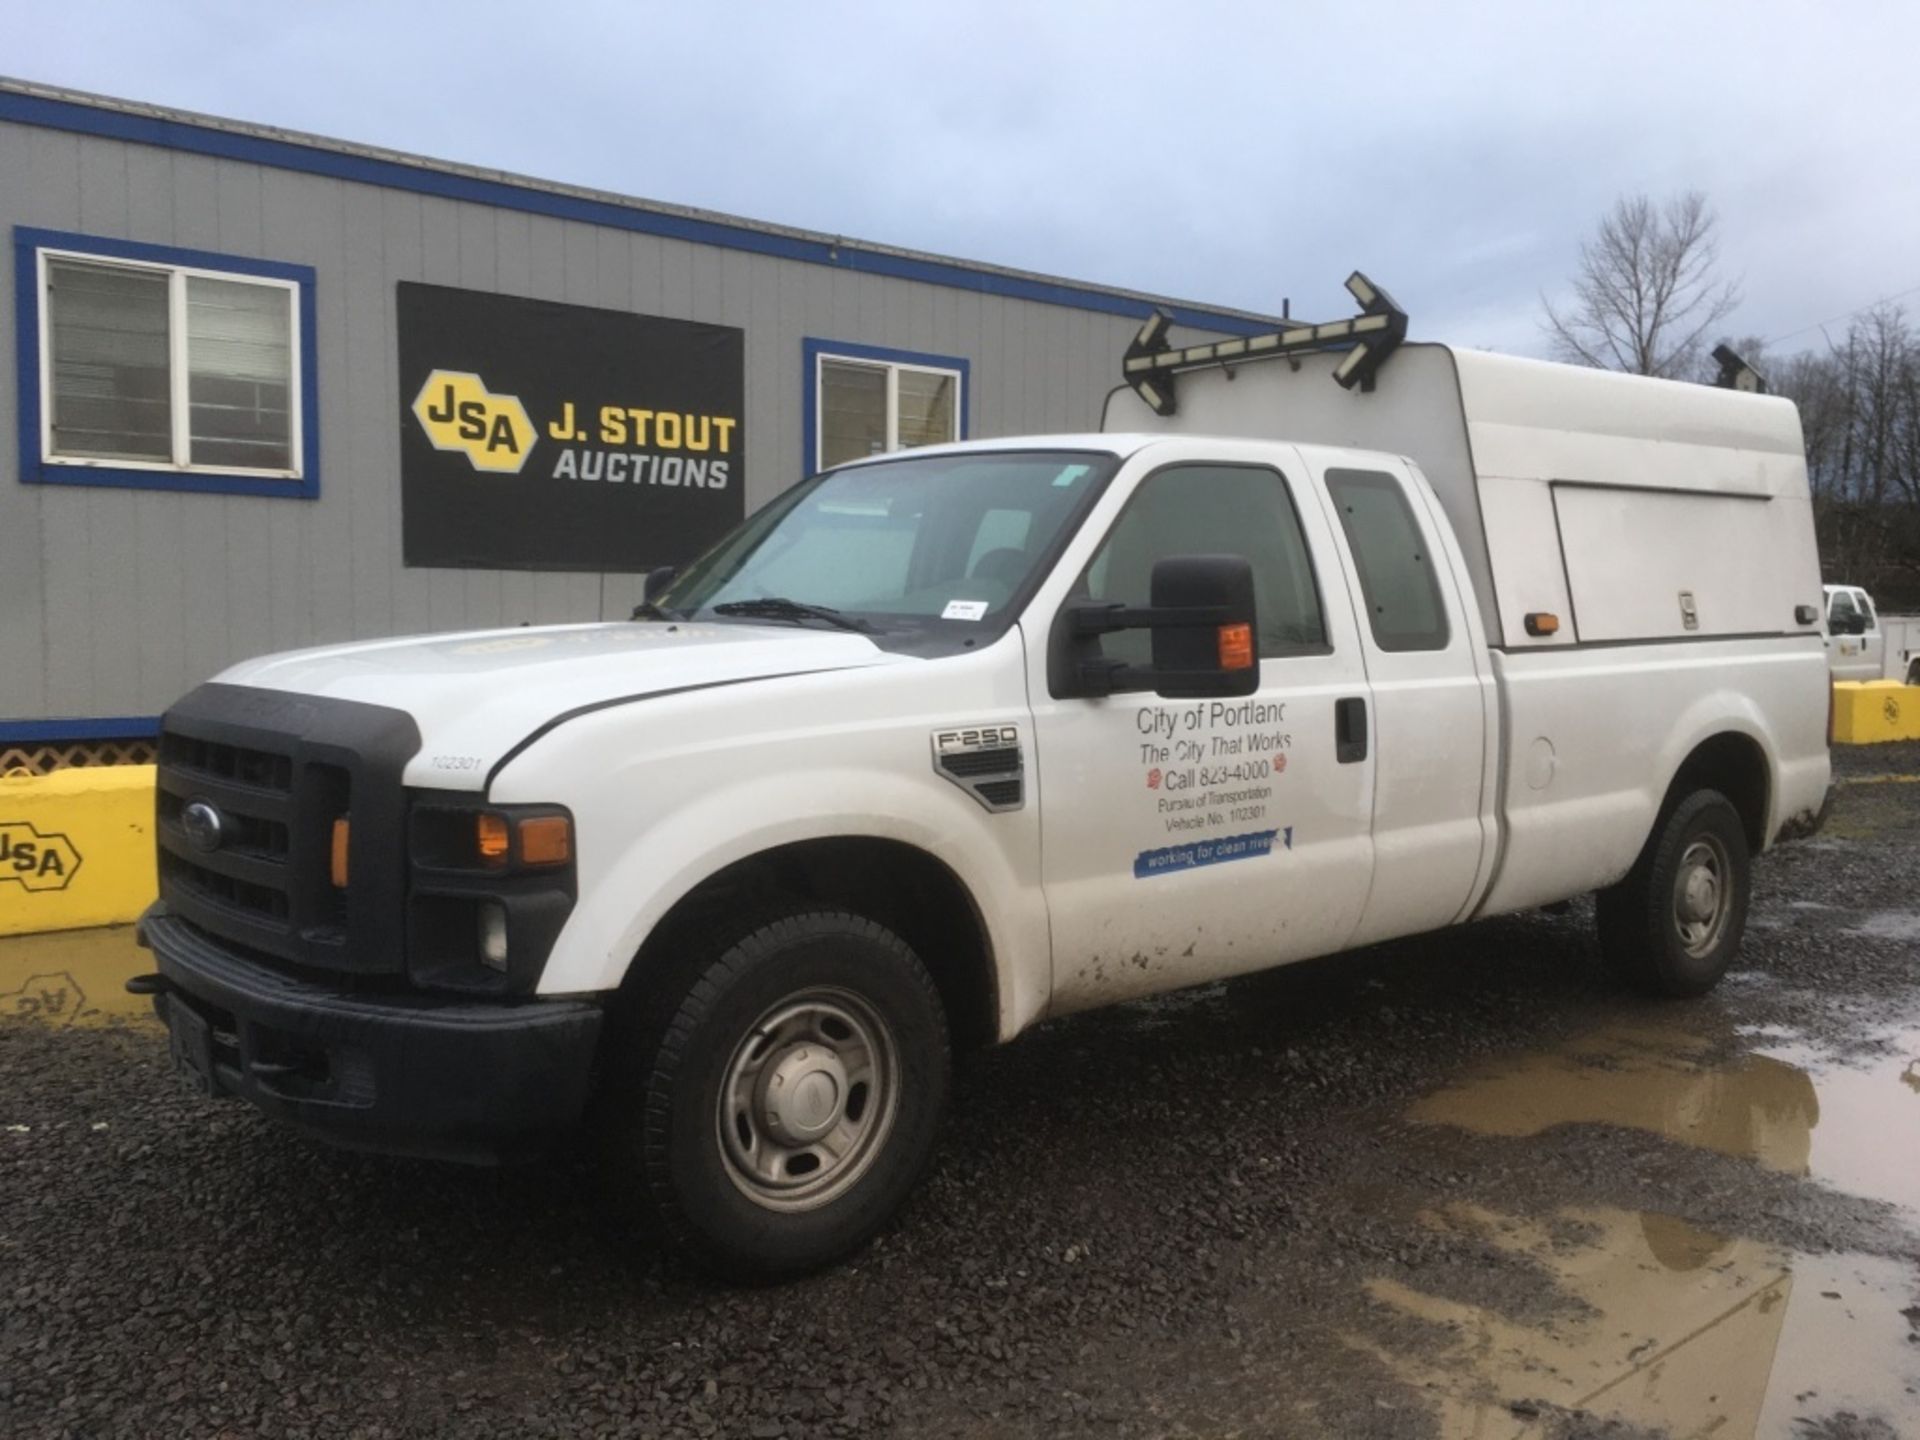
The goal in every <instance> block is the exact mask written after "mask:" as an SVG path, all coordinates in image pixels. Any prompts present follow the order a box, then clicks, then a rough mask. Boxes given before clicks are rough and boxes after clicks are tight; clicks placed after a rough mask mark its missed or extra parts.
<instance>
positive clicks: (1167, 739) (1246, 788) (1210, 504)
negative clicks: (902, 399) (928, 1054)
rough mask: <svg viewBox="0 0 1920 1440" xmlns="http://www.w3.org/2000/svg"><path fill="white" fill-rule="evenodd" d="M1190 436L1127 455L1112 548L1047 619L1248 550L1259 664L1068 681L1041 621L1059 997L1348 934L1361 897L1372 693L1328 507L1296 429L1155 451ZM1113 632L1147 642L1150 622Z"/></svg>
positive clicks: (1116, 646) (1115, 649) (1233, 965)
mask: <svg viewBox="0 0 1920 1440" xmlns="http://www.w3.org/2000/svg"><path fill="white" fill-rule="evenodd" d="M1183 448H1186V447H1178V446H1172V445H1162V446H1155V447H1153V448H1152V449H1150V450H1148V451H1146V452H1144V453H1143V455H1142V456H1140V457H1136V459H1135V461H1134V462H1133V463H1132V464H1131V465H1129V467H1128V470H1127V471H1123V472H1122V474H1121V476H1120V477H1118V479H1116V481H1115V484H1114V487H1113V492H1112V493H1110V494H1109V495H1108V496H1107V497H1106V499H1105V500H1103V502H1102V507H1101V510H1100V511H1099V512H1096V515H1095V517H1094V518H1093V520H1092V521H1091V522H1090V523H1089V526H1088V529H1089V530H1090V531H1096V532H1097V533H1098V535H1099V539H1098V544H1097V547H1096V548H1095V549H1094V550H1093V552H1092V554H1091V556H1090V557H1089V556H1087V554H1086V551H1085V550H1084V549H1080V548H1078V547H1076V548H1077V551H1078V553H1079V554H1080V555H1081V557H1082V561H1081V568H1079V569H1078V570H1077V571H1076V572H1073V574H1074V578H1073V580H1072V583H1071V585H1070V587H1069V588H1067V589H1066V591H1065V593H1064V594H1063V595H1057V596H1056V603H1055V605H1054V606H1053V607H1052V608H1051V609H1046V610H1042V609H1041V607H1040V606H1038V605H1036V607H1035V610H1036V611H1040V612H1041V613H1043V614H1044V615H1045V616H1046V621H1045V622H1043V623H1051V622H1052V621H1053V620H1054V617H1055V616H1056V615H1057V613H1058V606H1059V605H1060V604H1064V603H1067V602H1069V601H1071V600H1072V599H1074V598H1078V597H1087V598H1092V599H1098V600H1113V601H1121V602H1123V603H1126V604H1129V605H1146V604H1147V603H1148V601H1149V598H1150V597H1149V590H1148V586H1149V582H1150V579H1151V576H1152V571H1153V566H1154V563H1155V562H1156V561H1158V560H1161V559H1166V558H1170V557H1173V556H1176V555H1195V554H1211V555H1218V554H1232V555H1243V556H1245V557H1246V558H1247V559H1248V560H1249V561H1250V562H1251V563H1252V565H1253V568H1254V582H1255V591H1256V602H1255V604H1256V613H1257V621H1258V635H1259V652H1260V684H1259V688H1258V690H1257V691H1256V692H1255V693H1254V694H1253V695H1251V696H1246V697H1239V698H1232V699H1217V700H1214V699H1208V700H1169V699H1163V698H1162V697H1160V696H1158V695H1156V694H1153V693H1151V692H1144V691H1143V692H1135V693H1121V694H1114V695H1111V696H1106V697H1103V698H1097V699H1091V698H1080V697H1069V698H1061V697H1056V696H1055V695H1054V694H1053V693H1052V690H1051V688H1050V686H1049V677H1048V666H1047V649H1048V645H1047V638H1048V637H1047V635H1046V634H1045V633H1040V634H1029V635H1028V639H1027V647H1028V663H1029V692H1030V694H1031V695H1032V697H1033V709H1034V734H1035V742H1036V752H1037V755H1036V758H1037V768H1038V771H1039V779H1040V784H1039V797H1040V808H1041V849H1042V879H1043V884H1044V886H1045V890H1046V897H1047V907H1048V913H1049V917H1050V921H1051V925H1052V935H1053V996H1054V1001H1053V1005H1052V1007H1051V1008H1052V1009H1053V1011H1055V1012H1059V1011H1064V1010H1072V1009H1080V1008H1086V1007H1090V1006H1094V1005H1100V1004H1105V1003H1108V1002H1110V1001H1113V1000H1118V999H1123V998H1126V997H1128V996H1131V995H1141V994H1148V993H1151V992H1154V991H1160V990H1170V989H1174V988H1177V987H1179V986H1182V985H1190V984H1194V983H1196V982H1199V981H1204V980H1208V979H1212V978H1215V977H1218V976H1224V975H1231V974H1237V973H1240V972H1243V971H1249V970H1257V969H1261V968H1263V967H1266V966H1269V965H1275V964H1279V963H1281V962H1283V961H1287V960H1296V959H1303V958H1306V957H1308V956H1313V955H1321V954H1326V953H1329V952H1332V951H1335V950H1339V949H1340V948H1342V947H1343V946H1344V945H1345V944H1346V943H1347V940H1348V938H1349V937H1350V936H1351V935H1352V934H1353V933H1354V930H1355V929H1356V927H1357V926H1358V924H1359V921H1360V917H1361V914H1362V912H1363V910H1364V908H1365V905H1366V900H1367V892H1368V887H1369V883H1370V881H1371V878H1372V868H1373V853H1372V848H1373V842H1372V836H1371V830H1370V827H1371V817H1372V811H1373V776H1374V760H1373V751H1372V746H1371V743H1370V741H1369V739H1368V729H1369V718H1370V716H1369V712H1370V710H1371V697H1370V694H1369V691H1368V687H1367V679H1366V672H1365V669H1364V663H1363V660H1362V657H1361V650H1360V640H1359V632H1358V628H1357V626H1358V622H1357V619H1356V616H1355V613H1354V608H1353V601H1352V598H1351V595H1350V592H1349V587H1348V584H1347V580H1346V576H1345V575H1344V573H1343V571H1342V569H1341V566H1340V563H1339V560H1338V555H1339V551H1338V549H1337V548H1336V547H1335V544H1334V541H1333V536H1332V534H1331V531H1330V529H1329V524H1328V521H1327V518H1326V512H1325V508H1324V506H1322V505H1321V504H1320V503H1319V501H1318V499H1317V498H1316V497H1315V496H1314V495H1313V494H1312V493H1311V492H1309V491H1307V490H1305V489H1304V488H1303V487H1306V486H1309V485H1311V484H1312V483H1313V481H1312V479H1311V477H1310V476H1309V475H1308V473H1307V470H1306V467H1305V466H1304V465H1303V464H1301V463H1300V461H1299V458H1298V456H1297V454H1296V453H1295V452H1294V451H1292V450H1291V449H1290V448H1286V447H1277V446H1270V445H1269V446H1254V445H1243V446H1233V445H1223V444H1220V443H1219V442H1214V443H1212V444H1210V445H1209V446H1208V449H1207V458H1206V459H1204V460H1202V459H1193V460H1179V459H1172V458H1164V459H1161V460H1160V461H1159V462H1158V463H1154V462H1153V461H1152V460H1151V459H1150V458H1149V457H1153V456H1170V455H1171V454H1177V453H1178V451H1179V450H1180V449H1183ZM1236 455H1238V456H1244V458H1223V457H1233V456H1236ZM1136 466H1137V467H1139V469H1138V470H1136V469H1135V467H1136ZM1130 475H1134V476H1137V480H1136V481H1135V483H1133V484H1131V485H1129V484H1128V480H1129V476H1130ZM1116 500H1117V501H1118V504H1117V507H1116V504H1115V503H1114V502H1115V501H1116ZM1102 515H1105V516H1107V517H1109V518H1108V521H1107V523H1106V524H1105V525H1104V526H1101V525H1100V523H1099V522H1100V518H1101V516H1102ZM1072 563H1073V561H1072V558H1071V556H1070V557H1069V561H1068V564H1069V565H1071V564H1072ZM1044 598H1045V597H1044V595H1043V599H1044ZM1102 645H1103V647H1104V653H1105V654H1106V655H1107V657H1108V658H1118V659H1124V660H1128V661H1131V662H1137V663H1141V664H1145V663H1146V662H1147V660H1148V656H1149V649H1150V639H1149V636H1148V634H1147V632H1145V631H1125V632H1120V633H1117V634H1112V635H1108V636H1105V637H1103V640H1102Z"/></svg>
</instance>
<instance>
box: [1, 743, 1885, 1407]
mask: <svg viewBox="0 0 1920 1440" xmlns="http://www.w3.org/2000/svg"><path fill="white" fill-rule="evenodd" d="M1841 763H1842V766H1843V770H1844V772H1845V776H1846V778H1847V779H1848V780H1849V781H1850V782H1852V783H1848V784H1846V785H1844V786H1843V787H1842V789H1841V791H1840V796H1839V803H1838V805H1837V807H1836V810H1835V813H1834V816H1833V820H1832V823H1831V825H1830V827H1829V829H1828V831H1827V833H1826V834H1825V835H1823V836H1822V837H1821V838H1819V839H1817V840H1815V841H1812V842H1807V843H1803V844H1800V845H1796V846H1791V847H1785V848H1783V849H1782V850H1780V851H1777V852H1776V853H1775V854H1774V855H1772V856H1769V857H1767V858H1766V859H1765V860H1764V861H1763V862H1762V863H1761V866H1760V868H1759V872H1758V894H1757V898H1756V907H1755V913H1754V917H1753V923H1752V926H1751V928H1750V931H1749V936H1748V941H1747V945H1746V949H1745V952H1744V956H1743V959H1742V961H1741V963H1740V968H1739V970H1738V971H1737V973H1736V974H1735V975H1733V976H1732V977H1730V979H1729V981H1728V983H1727V984H1725V985H1723V986H1722V987H1721V989H1720V990H1719V991H1717V992H1716V993H1715V994H1714V995H1713V996H1710V997H1708V998H1706V999H1704V1000H1701V1001H1697V1002H1692V1003H1689V1004H1684V1005H1655V1004H1652V1003H1650V1002H1643V1001H1639V1000H1635V999H1632V998H1630V997H1627V996H1625V995H1623V994H1622V993H1620V992H1619V991H1618V990H1616V989H1615V988H1613V987H1612V986H1611V985H1610V984H1609V982H1608V981H1607V980H1606V979H1605V977H1604V976H1603V975H1602V973H1601V970H1600V967H1599V964H1598V959H1597V956H1596V953H1595V949H1594V946H1593V943H1592V941H1591V938H1590V922H1591V915H1590V910H1589V907H1587V906H1584V905H1581V906H1576V907H1574V908H1573V909H1572V910H1571V911H1569V912H1566V913H1562V914H1558V915H1547V914H1531V915H1525V916H1517V917H1512V918H1509V919H1505V920H1500V921H1495V922H1490V923H1488V924H1486V925H1483V926H1480V927H1475V928H1472V929H1469V930H1466V931H1461V932H1456V933H1454V934H1450V935H1447V936H1444V937H1438V938H1429V939H1423V940H1419V941H1412V942H1402V943H1399V944H1396V945H1391V946H1386V947H1381V948H1379V949H1375V950H1370V951H1367V952H1363V953H1361V954H1357V955H1350V956H1346V957H1339V958H1337V959H1335V960H1333V961H1330V962H1321V963H1318V964H1315V965H1311V966H1298V967H1293V968H1291V969H1289V970H1286V971H1282V972H1277V973H1274V974H1271V975H1267V976H1260V977H1254V978H1252V979H1249V980H1246V981H1242V982H1238V983H1236V984H1233V985H1229V986H1216V987H1209V988H1207V989H1204V990H1201V991H1199V992H1194V993H1190V994H1187V995H1181V996H1175V997H1170V998H1168V999H1165V1000H1162V1001H1159V1002H1154V1003H1147V1004H1139V1005H1132V1006H1127V1007H1122V1008H1120V1009H1118V1010H1114V1011H1110V1012H1104V1013H1099V1014H1093V1015H1088V1016H1084V1017H1079V1018H1076V1019H1071V1020H1067V1021H1062V1022H1057V1023H1054V1024H1050V1025H1048V1026H1045V1027H1043V1028H1041V1029H1040V1030H1039V1031H1037V1032H1035V1033H1033V1034H1031V1035H1029V1036H1027V1037H1025V1038H1023V1039H1022V1040H1021V1041H1019V1042H1018V1043H1016V1044H1014V1045H1012V1046H1009V1047H1006V1048H1004V1049H1001V1050H997V1051H993V1052H989V1053H986V1054H983V1055H978V1056H974V1057H972V1058H970V1059H968V1060H966V1061H965V1062H963V1065H962V1068H961V1070H960V1072H959V1076H958V1080H957V1089H956V1101H955V1106H954V1111H953V1114H952V1116H951V1118H950V1120H949V1123H948V1126H947V1130H946V1132H945V1139H944V1142H943V1144H942V1146H941V1150H940V1154H939V1158H938V1160H937V1162H936V1167H935V1171H934V1173H933V1175H932V1177H931V1179H930V1181H929V1183H928V1184H927V1185H925V1186H924V1187H923V1189H922V1190H921V1191H920V1193H919V1194H918V1196H917V1198H916V1199H915V1200H914V1201H913V1202H912V1203H911V1204H910V1206H909V1207H908V1209H907V1211H906V1213H905V1215H904V1216H903V1217H902V1218H901V1220H900V1222H899V1223H898V1224H897V1225H896V1226H895V1227H894V1228H893V1229H892V1230H890V1231H889V1232H888V1233H887V1234H886V1235H885V1236H884V1237H883V1238H882V1239H881V1240H880V1241H879V1242H878V1243H877V1244H876V1245H874V1246H873V1247H872V1249H871V1250H870V1251H869V1252H868V1253H866V1254H865V1255H864V1256H862V1257H861V1258H860V1259H858V1260H857V1261H856V1262H854V1263H852V1264H850V1265H847V1266H845V1267H843V1268H841V1269H839V1270H837V1271H834V1272H832V1273H829V1274H825V1275H822V1276H818V1277H815V1278H813V1279H810V1280H807V1281H803V1282H800V1283H796V1284H792V1285H788V1286H784V1287H780V1288H773V1289H726V1288H720V1287H717V1286H715V1285H713V1284H711V1283H709V1282H707V1281H705V1280H703V1279H701V1278H700V1277H699V1276H697V1275H695V1274H692V1273H689V1272H688V1271H686V1270H685V1269H684V1268H682V1267H681V1266H680V1264H679V1263H678V1262H677V1261H676V1260H675V1259H674V1258H673V1257H672V1256H670V1255H667V1254H664V1253H663V1252H662V1250H661V1249H660V1248H659V1246H658V1245H657V1244H656V1242H655V1241H654V1239H653V1237H652V1236H651V1235H650V1234H649V1232H648V1230H647V1228H646V1224H645V1217H644V1215H642V1214H641V1213H639V1212H638V1211H637V1210H635V1209H633V1208H632V1207H630V1206H628V1205H627V1204H626V1203H625V1202H624V1201H623V1200H622V1199H621V1197H619V1196H618V1195H617V1194H616V1193H614V1192H612V1191H611V1190H609V1188H608V1187H607V1186H605V1185H604V1184H603V1183H601V1182H600V1180H599V1179H598V1178H597V1175H596V1173H595V1172H594V1171H593V1170H592V1168H591V1167H590V1166H588V1165H587V1164H586V1163H585V1162H583V1161H580V1160H577V1159H561V1160H556V1161H553V1162H551V1163H547V1164H543V1165H540V1166H536V1167H532V1168H522V1169H515V1170H507V1171H499V1172H489V1171H474V1170H465V1169H459V1168H442V1167H436V1166H430V1165H424V1164H413V1163H405V1162H398V1161H392V1160H384V1159H378V1158H369V1157H359V1156H352V1155H346V1154H340V1153H335V1152H331V1151H327V1150H322V1149H317V1148H314V1147H312V1146H310V1145H309V1144H307V1143H305V1142H303V1141H301V1140H299V1139H297V1138H295V1137H293V1136H291V1135H289V1134H286V1133H283V1132H281V1131H279V1130H277V1129H275V1128H274V1127H272V1126H271V1125H270V1124H268V1123H267V1122H265V1121H264V1120H262V1119H260V1118H259V1117H257V1116H256V1115H254V1114H253V1113H252V1112H251V1111H250V1110H247V1109H245V1108H242V1107H240V1106H237V1105H233V1104H225V1105H214V1104H210V1103H207V1102H205V1101H201V1100H197V1099H195V1098H193V1097H191V1096H189V1095H188V1094H187V1093H186V1092H185V1090H184V1089H183V1088H182V1087H181V1086H180V1085H179V1083H178V1082H177V1081H176V1080H175V1078H174V1077H173V1076H172V1074H171V1073H170V1071H169V1069H168V1066H167V1063H166V1055H165V1047H164V1041H163V1039H162V1037H161V1036H160V1034H159V1032H158V1031H157V1030H155V1029H153V1028H151V1027H148V1026H145V1025H140V1024H125V1025H118V1026H106V1027H104V1028H92V1029H88V1028H81V1027H75V1026H67V1027H55V1026H53V1025H50V1024H47V1023H44V1020H43V1021H10V1022H6V1023H0V1435H5V1436H10V1437H23V1440H24V1437H38V1436H96V1435H97V1436H110V1435H111V1436H118V1435H128V1436H142V1437H144V1436H163V1435H165V1436H172V1435H180V1436H256V1435H257V1436H326V1437H333V1436H358V1437H368V1440H372V1437H413V1436H441V1435H462V1436H466V1435H476V1436H489V1435H501V1436H508V1435H511V1436H568V1437H573V1436H602V1435H632V1436H655V1435H699V1436H712V1435H730V1436H731V1435H743V1436H753V1437H773V1436H781V1435H788V1436H802V1435H853V1434H860V1435H864V1434H897V1435H929V1436H988V1435H1021V1436H1053V1435H1094V1434H1097V1435H1121V1436H1136V1435H1166V1434H1172V1435H1206V1436H1216V1435H1298V1436H1349V1435H1351V1436H1362V1437H1375V1436H1378V1437H1403V1436H1404V1437H1432V1436H1442V1435H1456V1434H1457V1435H1485V1436H1496V1435H1497V1436H1506V1435H1515V1436H1519V1435H1526V1436H1533V1435H1540V1436H1554V1437H1573V1436H1602V1435H1604V1436H1622V1437H1632V1436H1645V1435H1654V1434H1664V1433H1672V1434H1674V1435H1704V1434H1712V1435H1715V1436H1717V1437H1725V1436H1736V1435H1756V1434H1757V1435H1776V1434H1777V1435H1789V1436H1809V1437H1822V1440H1843V1437H1870V1440H1886V1437H1898V1436H1905V1435H1916V1436H1920V784H1908V783H1903V782H1901V781H1898V780H1893V779H1889V778H1886V777H1889V776H1897V775H1920V746H1898V747H1877V748H1876V749H1874V750H1872V751H1854V752H1846V753H1845V754H1844V755H1843V757H1842V761H1841ZM103 943H114V944H124V937H120V938H118V939H114V940H111V941H108V942H103ZM47 953H48V954H52V953H53V952H52V951H51V950H49V951H48V952H47ZM0 964H9V965H11V966H12V967H13V968H14V969H15V970H20V969H23V968H25V969H30V968H32V967H33V959H32V957H31V956H28V957H22V956H21V955H20V954H19V953H17V952H8V953H6V954H0ZM42 968H57V966H56V962H55V961H54V960H48V961H46V962H45V965H44V966H43V967H42ZM11 983H13V981H12V980H11V979H10V978H9V976H8V974H6V973H0V990H4V989H5V988H7V986H8V985H9V984H11ZM1910 1062H1911V1063H1910ZM1696 1311H1697V1314H1698V1317H1700V1318H1698V1321H1697V1323H1696V1318H1695V1314H1696Z"/></svg>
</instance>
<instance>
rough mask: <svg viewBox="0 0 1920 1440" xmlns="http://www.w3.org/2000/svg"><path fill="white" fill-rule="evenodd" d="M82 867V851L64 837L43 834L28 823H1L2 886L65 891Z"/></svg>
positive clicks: (0, 878)
mask: <svg viewBox="0 0 1920 1440" xmlns="http://www.w3.org/2000/svg"><path fill="white" fill-rule="evenodd" d="M79 868H80V852H79V851H78V850H76V849H74V848H73V842H72V841H71V840H69V839H67V837H66V836H64V835H42V834H41V833H40V832H39V831H38V830H36V829H34V828H33V826H31V825H29V824H27V823H26V822H25V821H11V822H9V821H4V820H0V884H3V883H5V882H6V881H8V880H18V881H19V882H20V883H21V884H22V885H24V886H26V887H27V889H29V890H64V889H66V888H67V882H68V881H70V880H72V879H73V872H74V871H76V870H78V869H79Z"/></svg>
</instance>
